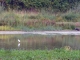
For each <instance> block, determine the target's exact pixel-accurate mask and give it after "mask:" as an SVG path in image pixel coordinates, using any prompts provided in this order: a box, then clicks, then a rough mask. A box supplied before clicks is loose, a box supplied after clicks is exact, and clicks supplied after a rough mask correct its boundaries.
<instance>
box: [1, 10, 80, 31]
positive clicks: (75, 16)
mask: <svg viewBox="0 0 80 60" xmlns="http://www.w3.org/2000/svg"><path fill="white" fill-rule="evenodd" d="M79 13H80V12H78V13H75V11H74V10H72V11H69V12H66V13H57V14H55V13H50V12H47V11H45V10H42V11H41V12H33V11H29V12H26V11H16V10H13V11H4V12H1V14H0V30H24V31H33V30H42V31H44V30H49V31H52V30H75V28H80V23H79V22H80V14H79ZM75 22H77V23H75Z"/></svg>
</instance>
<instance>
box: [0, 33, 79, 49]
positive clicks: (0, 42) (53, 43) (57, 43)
mask: <svg viewBox="0 0 80 60" xmlns="http://www.w3.org/2000/svg"><path fill="white" fill-rule="evenodd" d="M18 39H19V40H20V42H18ZM65 46H70V47H71V48H72V49H79V50H80V35H37V34H35V35H32V34H22V35H21V34H20V35H9V34H8V35H0V49H2V48H3V49H26V50H35V49H54V48H62V47H65Z"/></svg>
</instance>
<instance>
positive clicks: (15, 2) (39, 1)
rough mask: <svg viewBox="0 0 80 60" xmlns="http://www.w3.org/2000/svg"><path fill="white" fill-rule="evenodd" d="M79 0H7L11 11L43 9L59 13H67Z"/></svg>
mask: <svg viewBox="0 0 80 60" xmlns="http://www.w3.org/2000/svg"><path fill="white" fill-rule="evenodd" d="M79 2H80V1H79V0H6V3H7V6H9V7H10V8H11V9H19V10H21V9H32V8H33V9H41V8H49V7H51V8H53V9H54V10H55V9H56V10H58V11H63V12H65V11H67V10H69V9H70V8H73V7H74V6H76V5H78V3H79Z"/></svg>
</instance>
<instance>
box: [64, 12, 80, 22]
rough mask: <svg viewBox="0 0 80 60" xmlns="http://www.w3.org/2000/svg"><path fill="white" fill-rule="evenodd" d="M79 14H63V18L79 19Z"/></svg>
mask: <svg viewBox="0 0 80 60" xmlns="http://www.w3.org/2000/svg"><path fill="white" fill-rule="evenodd" d="M78 17H79V16H78V15H77V14H76V13H68V14H65V15H64V16H63V18H64V19H65V20H67V21H77V18H78Z"/></svg>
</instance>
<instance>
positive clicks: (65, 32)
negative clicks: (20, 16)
mask: <svg viewBox="0 0 80 60" xmlns="http://www.w3.org/2000/svg"><path fill="white" fill-rule="evenodd" d="M0 34H40V35H80V31H0Z"/></svg>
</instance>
